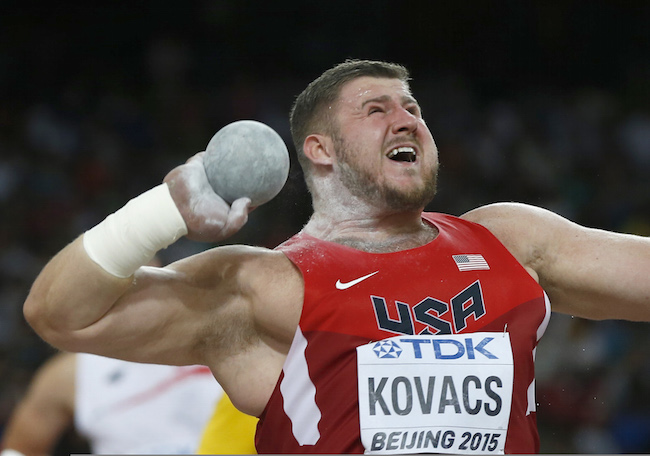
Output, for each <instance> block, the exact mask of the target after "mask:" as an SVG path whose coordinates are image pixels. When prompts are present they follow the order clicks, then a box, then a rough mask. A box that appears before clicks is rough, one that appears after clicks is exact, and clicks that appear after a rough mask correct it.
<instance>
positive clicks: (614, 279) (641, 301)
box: [463, 203, 650, 321]
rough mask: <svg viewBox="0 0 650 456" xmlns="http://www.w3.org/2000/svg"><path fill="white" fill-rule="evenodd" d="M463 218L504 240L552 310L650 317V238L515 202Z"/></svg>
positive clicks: (600, 316) (605, 316) (597, 316)
mask: <svg viewBox="0 0 650 456" xmlns="http://www.w3.org/2000/svg"><path fill="white" fill-rule="evenodd" d="M463 217H464V218H467V219H469V220H472V221H476V222H477V223H480V224H482V225H484V226H486V227H487V228H488V229H489V230H490V231H492V232H493V233H494V234H495V235H496V236H497V238H499V239H500V240H501V242H503V243H504V245H505V246H506V247H507V248H508V249H509V250H510V252H511V253H512V254H513V255H514V256H515V257H516V258H517V259H518V260H519V261H520V263H522V265H524V267H526V268H527V269H528V270H529V272H531V275H533V277H535V278H536V279H537V280H538V281H539V283H540V285H541V286H542V287H543V288H544V290H545V291H546V293H547V294H548V295H549V298H550V301H551V306H552V309H553V311H556V312H562V313H566V314H570V315H575V316H579V317H583V318H589V319H598V320H600V319H620V320H633V321H650V238H647V237H643V236H635V235H630V234H622V233H614V232H611V231H604V230H600V229H594V228H586V227H583V226H580V225H578V224H576V223H573V222H571V221H569V220H567V219H565V218H563V217H561V216H559V215H557V214H555V213H553V212H550V211H547V210H545V209H541V208H537V207H533V206H528V205H524V204H516V203H500V204H493V205H489V206H484V207H482V208H479V209H476V210H474V211H472V212H470V213H468V214H465V215H464V216H463Z"/></svg>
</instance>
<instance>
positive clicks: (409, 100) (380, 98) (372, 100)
mask: <svg viewBox="0 0 650 456" xmlns="http://www.w3.org/2000/svg"><path fill="white" fill-rule="evenodd" d="M390 100H391V97H390V96H389V95H381V96H378V97H375V98H370V99H368V100H366V101H364V102H363V103H361V107H362V108H363V107H364V106H365V105H367V104H368V103H388V102H389V101H390ZM401 102H402V104H411V103H412V104H414V105H416V106H418V107H419V106H420V105H419V104H418V102H417V101H416V100H415V98H413V97H409V96H407V95H404V96H403V97H402V99H401Z"/></svg>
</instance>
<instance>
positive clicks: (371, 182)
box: [332, 135, 438, 212]
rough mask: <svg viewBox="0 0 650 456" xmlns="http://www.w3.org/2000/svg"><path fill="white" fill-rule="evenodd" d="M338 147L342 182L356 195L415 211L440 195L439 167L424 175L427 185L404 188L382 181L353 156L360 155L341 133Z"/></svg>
mask: <svg viewBox="0 0 650 456" xmlns="http://www.w3.org/2000/svg"><path fill="white" fill-rule="evenodd" d="M332 139H333V142H334V147H335V150H336V156H337V158H338V162H339V167H340V170H341V182H342V183H343V185H345V187H346V188H347V189H348V190H349V191H350V193H351V194H352V195H353V196H356V197H359V198H363V199H366V200H369V201H373V202H377V204H382V203H383V204H384V205H385V206H387V207H388V208H389V209H391V210H394V211H398V212H401V211H412V210H418V209H422V208H424V207H425V206H426V205H427V204H428V203H429V202H430V201H431V200H432V199H433V198H434V196H435V195H436V192H437V182H438V167H437V166H436V167H433V168H432V169H431V170H430V172H429V174H428V175H426V176H424V185H423V186H421V187H419V188H416V189H412V190H404V189H400V188H395V187H390V186H387V185H381V184H380V183H379V182H377V177H376V176H373V175H372V174H371V173H370V172H369V171H368V170H366V169H364V168H363V167H362V166H360V165H359V164H358V163H357V162H355V161H354V160H352V159H351V157H352V156H358V154H355V151H354V150H353V149H352V148H351V147H349V145H348V144H347V143H346V142H345V141H344V140H343V139H342V138H341V137H340V136H339V135H333V138H332Z"/></svg>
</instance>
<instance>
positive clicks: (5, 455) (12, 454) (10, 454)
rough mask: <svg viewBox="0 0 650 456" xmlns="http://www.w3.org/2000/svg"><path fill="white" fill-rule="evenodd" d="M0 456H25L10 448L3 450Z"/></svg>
mask: <svg viewBox="0 0 650 456" xmlns="http://www.w3.org/2000/svg"><path fill="white" fill-rule="evenodd" d="M0 456H25V455H24V454H23V453H21V452H20V451H18V450H12V449H11V448H7V449H5V450H2V451H0Z"/></svg>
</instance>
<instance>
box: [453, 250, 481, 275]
mask: <svg viewBox="0 0 650 456" xmlns="http://www.w3.org/2000/svg"><path fill="white" fill-rule="evenodd" d="M451 257H452V258H453V259H454V262H455V263H456V266H458V270H459V271H481V270H488V269H490V266H489V265H488V264H487V261H485V258H483V255H480V254H478V253H477V254H465V255H452V256H451Z"/></svg>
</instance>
